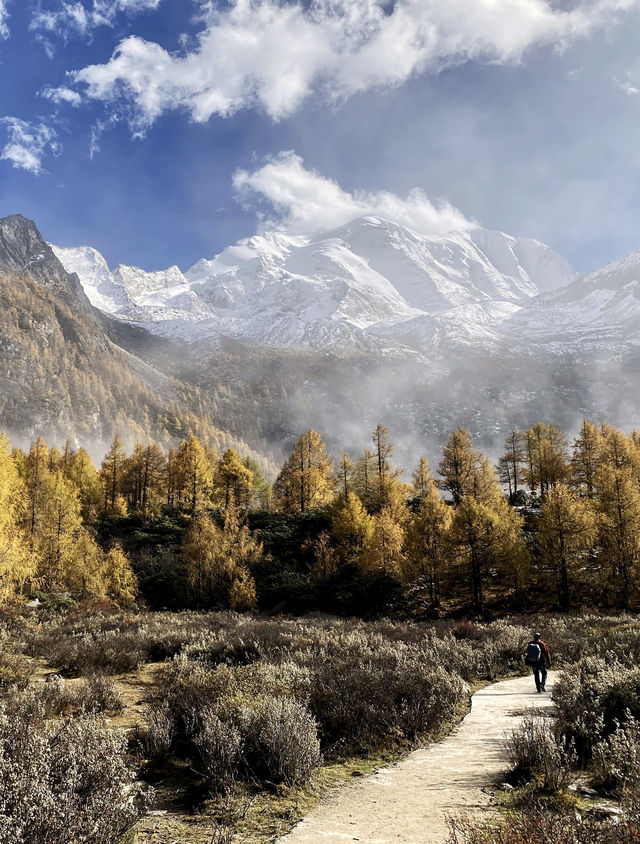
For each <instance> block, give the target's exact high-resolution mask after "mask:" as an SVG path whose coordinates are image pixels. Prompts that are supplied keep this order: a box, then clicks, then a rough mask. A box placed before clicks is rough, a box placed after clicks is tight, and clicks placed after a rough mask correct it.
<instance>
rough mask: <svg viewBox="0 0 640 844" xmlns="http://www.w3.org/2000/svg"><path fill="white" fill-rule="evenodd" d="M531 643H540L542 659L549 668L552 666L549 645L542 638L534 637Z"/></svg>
mask: <svg viewBox="0 0 640 844" xmlns="http://www.w3.org/2000/svg"><path fill="white" fill-rule="evenodd" d="M529 644H534V645H540V650H541V651H542V660H541V662H544V664H545V666H546V667H547V668H550V667H551V653H550V652H549V648H548V647H547V645H546V643H545V642H543V641H542V639H532V640H531V642H530V643H529Z"/></svg>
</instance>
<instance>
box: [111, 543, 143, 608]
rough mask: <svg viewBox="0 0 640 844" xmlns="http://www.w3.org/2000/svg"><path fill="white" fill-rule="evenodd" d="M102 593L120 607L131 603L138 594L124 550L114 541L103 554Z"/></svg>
mask: <svg viewBox="0 0 640 844" xmlns="http://www.w3.org/2000/svg"><path fill="white" fill-rule="evenodd" d="M103 579H104V582H103V589H104V594H106V595H107V597H109V598H111V599H112V600H113V601H115V602H116V603H117V604H119V605H120V606H121V607H127V606H130V605H131V604H133V602H134V601H135V599H136V595H137V594H138V581H137V579H136V576H135V574H134V573H133V570H132V568H131V564H130V562H129V560H128V559H127V557H126V555H125V553H124V551H123V550H122V548H121V547H120V545H118V544H117V543H116V545H114V546H113V548H111V549H110V550H109V551H108V552H107V554H105V559H104V567H103Z"/></svg>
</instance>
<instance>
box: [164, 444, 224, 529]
mask: <svg viewBox="0 0 640 844" xmlns="http://www.w3.org/2000/svg"><path fill="white" fill-rule="evenodd" d="M214 459H217V458H215V455H214V454H208V453H207V451H206V450H205V448H204V446H203V445H202V443H201V442H200V440H199V439H198V438H197V437H194V436H191V437H189V439H188V440H183V441H182V442H181V443H180V445H179V446H178V449H177V452H176V455H175V464H176V465H175V469H174V471H175V472H176V475H177V479H176V487H177V489H178V490H180V492H179V493H178V498H179V500H181V499H184V501H185V502H186V503H187V504H188V506H189V507H190V509H191V512H192V513H193V512H195V511H196V510H197V509H198V508H199V507H200V506H202V505H204V504H206V503H208V502H209V501H210V500H211V492H212V485H213V465H214V464H213V462H212V461H213V460H214Z"/></svg>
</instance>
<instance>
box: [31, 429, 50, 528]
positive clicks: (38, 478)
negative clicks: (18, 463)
mask: <svg viewBox="0 0 640 844" xmlns="http://www.w3.org/2000/svg"><path fill="white" fill-rule="evenodd" d="M26 470H27V490H28V493H29V504H30V508H29V509H30V518H29V530H30V533H31V536H32V537H33V536H34V535H35V533H36V529H37V521H38V518H39V515H40V513H41V512H42V509H43V506H44V501H43V499H44V496H45V494H46V490H47V485H48V479H49V449H48V447H47V444H46V442H45V441H44V440H43V439H42V437H38V439H37V440H36V442H35V443H34V444H33V445H32V446H31V450H30V451H29V456H28V458H27V462H26Z"/></svg>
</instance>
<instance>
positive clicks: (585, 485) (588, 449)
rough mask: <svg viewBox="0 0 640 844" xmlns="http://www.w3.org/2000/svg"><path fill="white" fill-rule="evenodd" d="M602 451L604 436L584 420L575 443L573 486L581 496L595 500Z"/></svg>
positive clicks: (572, 458) (572, 467) (572, 469)
mask: <svg viewBox="0 0 640 844" xmlns="http://www.w3.org/2000/svg"><path fill="white" fill-rule="evenodd" d="M601 449H602V435H601V433H600V431H599V430H598V429H597V428H596V426H595V425H594V424H593V422H590V421H589V420H588V419H583V421H582V425H581V426H580V433H579V434H578V436H577V437H576V439H575V440H574V441H573V452H572V455H571V484H572V486H573V487H574V488H575V489H576V490H577V491H578V493H579V494H580V495H583V496H586V497H587V498H593V497H594V495H595V488H596V478H597V474H598V466H599V462H600V452H601Z"/></svg>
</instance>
